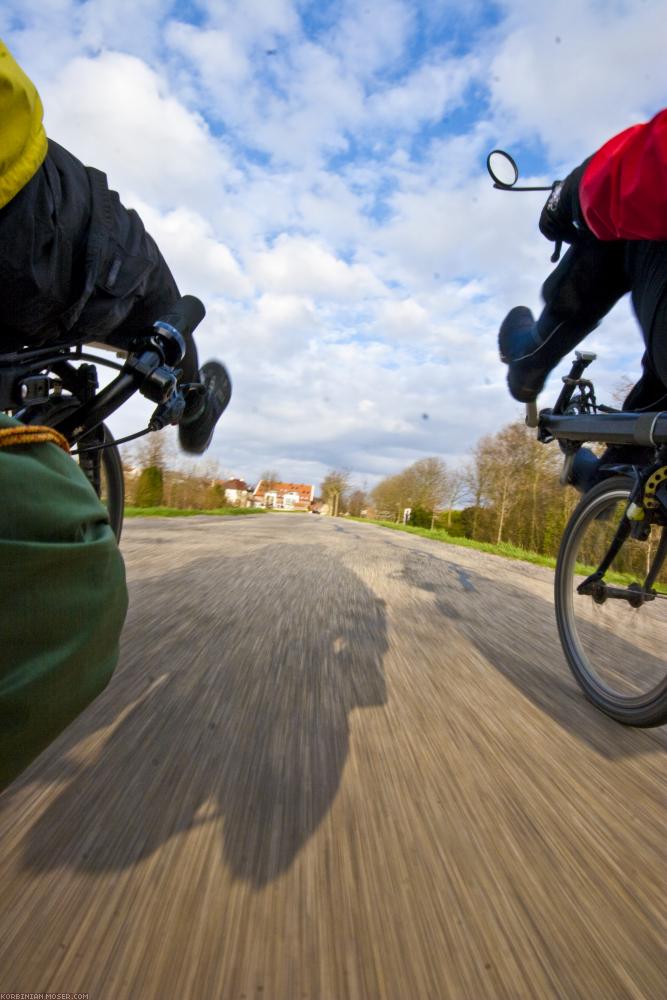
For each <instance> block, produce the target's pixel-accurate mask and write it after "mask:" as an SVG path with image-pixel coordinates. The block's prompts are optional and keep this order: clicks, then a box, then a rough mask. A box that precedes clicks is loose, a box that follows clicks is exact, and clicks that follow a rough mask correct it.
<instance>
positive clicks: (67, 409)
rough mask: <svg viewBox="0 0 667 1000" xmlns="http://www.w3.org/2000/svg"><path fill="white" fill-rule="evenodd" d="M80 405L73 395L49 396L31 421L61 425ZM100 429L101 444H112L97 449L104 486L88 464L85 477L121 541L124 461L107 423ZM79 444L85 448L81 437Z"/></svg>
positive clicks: (37, 409)
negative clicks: (99, 482) (100, 485)
mask: <svg viewBox="0 0 667 1000" xmlns="http://www.w3.org/2000/svg"><path fill="white" fill-rule="evenodd" d="M77 406H79V403H78V402H77V401H74V400H72V399H71V398H70V397H64V398H62V399H50V400H49V401H48V402H47V403H46V405H45V406H43V407H39V408H37V407H36V408H35V412H34V418H33V420H32V421H31V422H32V423H43V424H46V425H47V426H49V427H56V428H57V427H58V424H59V423H60V422H61V421H62V420H63V419H64V417H66V416H67V415H68V414H69V413H71V412H72V411H73V410H75V409H76V408H77ZM100 430H101V434H100V437H101V441H100V443H102V444H104V445H108V446H109V447H105V448H101V449H100V450H99V451H98V452H97V457H98V458H99V462H100V465H101V468H102V471H103V473H104V486H103V488H98V483H97V482H96V479H98V477H97V475H95V474H91V473H90V471H89V470H87V469H86V468H85V467H84V468H83V472H84V473H85V474H86V478H87V479H88V481H89V482H90V484H91V486H92V487H93V489H94V490H95V492H96V493H97V495H98V496H99V498H100V500H101V501H102V502H103V503H104V505H105V507H106V508H107V511H108V512H109V524H110V525H111V529H112V531H113V533H114V535H115V536H116V540H117V541H118V542H119V541H120V536H121V533H122V530H123V514H124V509H125V478H124V476H123V464H122V462H121V458H120V452H119V451H118V448H117V446H116V443H115V441H114V438H113V435H112V433H111V431H110V430H109V428H108V427H107V426H106V424H102V425H101V429H100ZM95 433H96V431H91V435H90V436H92V435H94V434H95ZM80 443H81V444H82V445H83V446H84V447H85V438H82V440H81V442H80Z"/></svg>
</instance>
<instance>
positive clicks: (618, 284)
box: [537, 237, 630, 369]
mask: <svg viewBox="0 0 667 1000" xmlns="http://www.w3.org/2000/svg"><path fill="white" fill-rule="evenodd" d="M624 246H625V244H623V243H621V242H619V243H603V242H601V241H600V240H597V239H595V238H593V237H590V238H586V237H584V238H582V240H581V242H579V243H576V244H574V245H573V246H571V247H570V249H569V250H568V251H567V253H566V254H565V256H564V257H563V259H562V260H561V262H560V263H559V265H558V267H557V268H556V269H555V270H554V271H553V272H552V273H551V274H550V275H549V277H548V278H547V280H546V281H545V282H544V285H543V286H542V295H543V297H544V302H545V308H544V311H543V312H542V314H541V316H540V317H539V319H538V320H537V333H538V335H539V337H540V339H541V340H542V341H543V344H544V347H543V348H542V351H541V352H540V353H541V357H542V358H543V360H544V363H545V364H546V365H548V367H549V369H551V368H553V367H554V366H555V365H556V364H557V363H558V362H559V361H560V360H561V358H563V357H564V356H565V355H566V354H567V353H568V352H569V351H571V350H572V349H573V348H574V347H576V346H577V345H578V344H579V343H581V341H582V340H583V339H584V337H586V336H587V335H588V334H589V333H590V332H591V331H592V330H594V329H595V327H596V326H597V325H598V323H599V322H600V320H601V319H602V318H603V316H605V315H606V314H607V313H608V312H609V310H610V309H611V308H612V306H614V305H615V304H616V302H618V300H619V299H620V298H621V297H622V296H623V295H625V294H626V292H628V291H629V290H630V281H629V278H628V275H627V274H626V271H625V259H624Z"/></svg>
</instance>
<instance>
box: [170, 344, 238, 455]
mask: <svg viewBox="0 0 667 1000" xmlns="http://www.w3.org/2000/svg"><path fill="white" fill-rule="evenodd" d="M199 377H200V379H201V381H202V384H203V386H204V388H205V390H206V392H205V395H204V397H203V398H202V397H201V396H200V397H195V398H194V399H192V400H188V401H187V402H186V404H185V413H184V415H183V419H182V420H181V422H180V424H179V425H178V440H179V443H180V446H181V448H182V449H183V451H187V452H189V453H190V454H191V455H203V453H204V452H205V451H206V449H207V448H208V446H209V445H210V443H211V438H212V437H213V431H214V430H215V425H216V424H217V422H218V420H219V419H220V417H221V416H222V414H223V413H224V411H225V409H226V407H227V404H228V403H229V400H230V399H231V396H232V383H231V379H230V378H229V373H228V371H227V369H226V368H225V366H224V365H221V364H220V362H219V361H207V362H206V364H205V365H204V366H203V367H202V369H201V371H200V372H199Z"/></svg>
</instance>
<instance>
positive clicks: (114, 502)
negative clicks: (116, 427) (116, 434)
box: [98, 424, 125, 542]
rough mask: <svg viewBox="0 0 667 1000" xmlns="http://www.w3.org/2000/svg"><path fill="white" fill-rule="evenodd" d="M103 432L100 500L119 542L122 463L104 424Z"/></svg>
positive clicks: (121, 513)
mask: <svg viewBox="0 0 667 1000" xmlns="http://www.w3.org/2000/svg"><path fill="white" fill-rule="evenodd" d="M102 430H103V431H104V444H105V445H109V447H106V448H102V449H101V451H100V452H99V453H98V454H99V456H100V461H101V463H102V467H103V469H104V474H105V484H106V489H105V490H104V492H103V494H102V495H101V496H100V499H101V500H102V502H103V503H104V505H105V506H106V508H107V510H108V512H109V524H110V525H111V528H112V530H113V533H114V535H115V536H116V541H118V542H119V541H120V536H121V533H122V531H123V514H124V510H125V478H124V476H123V463H122V462H121V458H120V452H119V451H118V448H117V446H116V443H115V441H114V438H113V435H112V433H111V431H110V430H109V428H108V427H107V425H106V424H102Z"/></svg>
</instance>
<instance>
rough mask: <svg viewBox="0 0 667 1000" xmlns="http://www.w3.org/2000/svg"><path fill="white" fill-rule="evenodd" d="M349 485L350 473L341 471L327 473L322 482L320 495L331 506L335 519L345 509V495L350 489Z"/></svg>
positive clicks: (334, 470) (333, 470)
mask: <svg viewBox="0 0 667 1000" xmlns="http://www.w3.org/2000/svg"><path fill="white" fill-rule="evenodd" d="M349 484H350V474H349V472H345V471H343V470H340V469H332V470H331V471H330V472H327V474H326V476H325V477H324V479H323V480H322V485H321V487H320V493H321V495H322V499H323V500H324V502H325V503H327V504H328V505H329V508H330V510H331V513H332V515H333V516H334V517H337V516H338V514H339V512H340V511H342V510H344V509H345V494H346V492H347V490H348V489H349Z"/></svg>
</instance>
